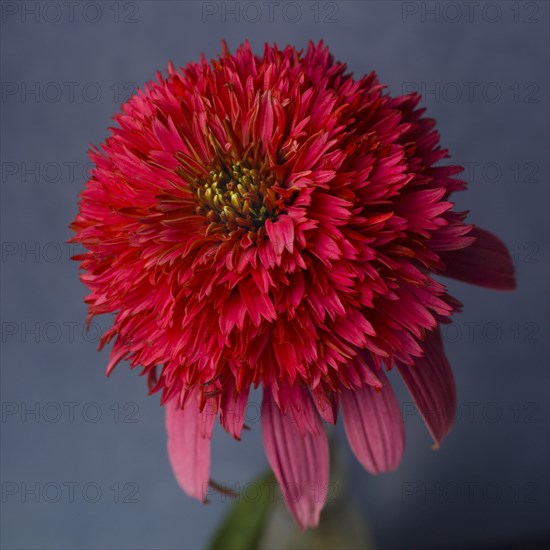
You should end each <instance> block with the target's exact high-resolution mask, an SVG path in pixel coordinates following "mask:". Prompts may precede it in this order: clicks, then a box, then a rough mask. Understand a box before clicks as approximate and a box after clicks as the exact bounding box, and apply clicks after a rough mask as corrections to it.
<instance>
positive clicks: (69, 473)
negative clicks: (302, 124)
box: [1, 1, 550, 550]
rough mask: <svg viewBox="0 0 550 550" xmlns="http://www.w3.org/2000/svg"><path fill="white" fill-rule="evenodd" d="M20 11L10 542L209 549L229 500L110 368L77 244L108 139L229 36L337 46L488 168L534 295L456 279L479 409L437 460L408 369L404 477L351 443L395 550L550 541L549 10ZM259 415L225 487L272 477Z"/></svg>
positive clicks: (451, 346) (469, 204)
mask: <svg viewBox="0 0 550 550" xmlns="http://www.w3.org/2000/svg"><path fill="white" fill-rule="evenodd" d="M36 5H38V11H36ZM296 5H298V7H299V8H300V12H298V10H297V9H296ZM1 6H2V22H1V49H2V51H1V62H2V75H1V76H2V98H1V99H2V103H1V108H2V113H1V114H2V133H1V140H2V143H1V154H2V179H1V189H2V264H1V268H2V289H1V290H2V296H1V297H2V379H1V381H2V423H1V429H2V440H1V444H2V455H1V466H2V468H1V478H2V502H1V506H2V524H1V531H2V539H1V543H2V548H6V549H16V548H18V549H22V548H24V549H44V548H57V549H69V548H70V549H77V550H84V549H91V548H105V549H107V548H109V549H115V548H116V549H119V548H120V549H130V548H132V549H137V548H139V549H146V548H159V549H175V548H185V549H187V548H200V547H203V546H204V545H205V543H206V541H207V539H208V537H209V536H210V534H211V533H212V531H213V529H214V527H215V526H216V525H217V524H218V522H219V520H220V519H221V518H222V516H223V515H224V514H225V512H226V511H227V509H228V504H227V503H225V504H224V503H222V502H220V499H219V498H216V497H214V498H213V502H212V503H211V504H210V505H209V506H201V505H200V504H198V503H196V502H194V501H192V500H190V499H188V498H187V497H186V496H185V495H184V494H183V493H182V492H181V491H180V489H179V488H178V486H177V484H176V483H175V481H174V479H173V477H172V473H171V471H170V467H169V464H168V461H167V456H166V451H165V442H166V436H165V431H164V421H163V411H162V409H161V408H160V407H159V406H158V397H147V396H146V389H145V380H143V379H141V378H140V377H139V376H138V373H137V372H130V370H129V369H128V367H127V365H125V364H124V365H121V366H119V367H118V368H117V370H116V372H115V373H114V374H113V375H112V377H111V379H110V380H107V379H106V378H105V377H104V368H105V365H106V362H107V357H108V352H107V351H104V352H102V353H97V351H96V341H97V334H98V331H100V330H104V329H105V327H106V326H108V319H106V320H100V321H98V324H97V325H95V326H94V327H93V329H94V330H92V332H91V333H90V334H89V335H86V334H85V333H84V332H83V323H84V319H85V315H86V310H85V307H84V304H83V297H84V295H85V289H84V287H83V286H82V285H81V284H80V283H79V281H78V270H77V266H76V264H74V263H73V262H71V261H70V260H69V256H70V254H71V253H72V252H74V251H73V250H71V249H70V248H69V247H68V246H66V245H64V244H63V243H64V242H65V240H66V239H67V238H68V237H69V232H68V229H67V226H68V224H69V222H70V221H71V219H72V217H73V216H74V214H75V212H76V201H77V195H78V193H79V191H80V190H81V188H82V186H83V183H84V180H85V177H84V175H83V172H85V170H86V168H87V157H86V150H87V147H88V145H89V144H90V143H98V142H100V141H101V140H103V139H104V138H105V136H106V135H107V127H108V126H109V124H110V122H111V121H110V116H111V115H112V114H113V113H114V112H115V111H116V110H118V109H119V105H120V102H121V101H122V100H123V99H124V97H125V96H126V95H127V94H128V93H131V92H132V90H133V89H134V85H135V84H137V85H139V86H141V85H143V83H144V82H146V81H148V80H150V79H152V78H154V75H155V71H156V70H157V69H161V70H164V68H165V67H166V64H167V62H168V60H170V59H171V60H173V61H174V62H175V64H177V65H184V64H185V63H187V62H188V61H191V60H196V59H197V58H198V56H199V55H200V54H201V53H204V54H205V55H206V56H207V57H208V58H211V57H214V56H216V55H217V53H218V52H219V48H220V40H221V39H222V38H225V39H227V41H228V43H229V45H230V47H231V48H232V49H234V48H235V47H236V46H237V45H238V44H239V43H241V42H242V41H243V40H244V39H245V38H249V39H250V41H251V43H252V46H253V47H254V48H255V49H256V51H258V52H261V48H262V47H263V43H264V41H270V42H272V41H276V42H277V43H278V44H279V45H285V44H287V43H291V44H294V45H296V46H298V47H305V46H306V44H307V40H308V39H309V38H311V39H313V40H318V39H320V38H323V39H324V40H325V41H326V43H327V44H328V45H329V46H330V47H331V49H332V51H333V53H334V54H335V56H336V58H337V59H340V60H342V61H345V62H347V63H348V66H349V69H350V70H351V71H353V72H354V73H355V74H356V75H358V76H359V75H362V74H364V73H365V72H367V71H370V70H371V69H375V70H376V71H377V72H378V74H379V76H380V79H381V80H382V82H385V83H387V84H388V85H389V90H390V91H391V93H393V94H399V93H401V92H402V91H410V90H412V89H418V90H420V91H424V92H428V93H427V96H426V100H425V101H424V103H425V105H426V107H427V108H428V111H429V113H430V114H431V115H433V116H434V117H435V118H436V119H437V120H438V125H439V129H440V132H441V134H442V142H443V144H444V146H446V147H448V148H449V149H450V151H451V154H452V159H453V161H456V162H458V163H460V164H463V165H468V166H469V167H470V168H469V170H468V172H467V174H466V175H467V178H468V180H469V183H470V189H469V191H468V192H467V193H462V194H461V196H460V197H457V201H458V203H459V205H460V207H462V208H468V209H470V210H471V220H472V221H473V222H475V223H479V224H480V225H482V226H483V227H485V228H488V229H490V230H492V231H494V232H495V233H497V234H498V235H499V236H501V238H502V239H503V240H504V241H505V243H506V244H507V245H508V246H509V247H510V249H511V251H512V253H513V255H514V258H515V260H516V265H517V272H518V283H519V288H518V290H517V291H516V292H514V293H504V294H501V293H497V292H492V291H486V290H481V289H477V288H472V287H469V286H467V285H463V284H458V283H450V284H449V287H450V290H451V292H452V293H453V294H454V295H455V296H457V297H458V298H459V299H461V300H462V301H463V302H464V304H465V309H464V313H463V314H461V315H460V316H457V318H456V325H455V326H454V328H450V329H448V330H447V331H446V332H445V335H444V336H445V340H446V342H447V343H446V348H447V352H448V355H449V357H450V359H451V361H452V364H453V366H454V370H455V373H456V379H457V385H458V395H459V414H458V416H457V420H456V424H455V427H454V430H453V431H452V433H451V435H450V436H449V437H448V439H447V440H446V441H445V443H444V445H443V447H442V449H441V450H440V451H439V452H432V451H431V450H430V439H429V437H428V434H427V432H426V430H425V429H424V427H423V426H422V424H421V422H420V420H419V418H418V415H416V414H414V413H412V412H411V408H410V403H409V402H410V398H408V397H407V395H406V393H405V392H404V391H403V388H402V387H401V385H400V384H399V382H398V381H396V378H395V377H392V380H394V381H395V385H396V387H397V389H398V392H399V394H400V396H401V397H402V398H403V400H404V401H405V404H404V409H403V410H404V417H405V420H406V428H407V438H408V442H407V448H406V452H405V456H404V460H403V463H402V465H401V467H400V469H399V470H398V471H397V472H395V473H392V474H387V475H383V476H379V477H373V476H370V475H368V474H367V473H365V472H364V471H362V469H361V468H360V467H359V466H358V465H357V464H356V463H355V462H354V460H353V458H352V457H351V454H350V453H349V451H346V452H347V453H348V454H347V464H348V466H349V468H350V469H351V470H350V477H351V481H352V483H351V485H352V492H353V494H354V496H355V498H356V499H357V500H358V501H359V503H360V505H361V507H362V510H363V513H364V516H365V521H366V522H367V524H368V526H369V529H370V532H371V535H372V536H373V538H374V541H375V543H376V545H377V546H378V547H380V548H413V547H433V548H440V547H441V546H443V545H445V546H453V547H460V546H463V545H472V546H477V545H479V544H482V543H483V544H489V543H501V542H504V541H508V540H515V541H527V540H540V539H542V538H544V537H545V536H547V534H548V529H549V526H548V517H549V498H548V487H549V483H548V482H549V476H548V462H549V435H548V434H549V414H548V390H549V377H548V341H547V331H548V286H547V281H548V276H549V273H548V205H549V201H548V189H549V187H548V182H549V179H548V176H549V173H548V151H549V150H550V149H549V136H548V117H549V109H548V92H549V90H548V76H549V75H548V51H549V49H548V48H549V43H548V23H549V18H548V4H547V3H546V2H540V3H538V2H519V3H517V2H502V3H494V2H489V3H483V2H482V3H468V2H421V3H414V2H384V3H383V2H360V1H357V2H337V3H334V2H332V3H331V2H324V1H321V2H313V1H306V2H300V3H299V4H296V3H289V2H282V1H281V2H276V3H271V4H270V6H271V7H269V6H268V5H267V4H266V3H265V2H240V3H239V2H237V3H236V7H237V9H238V11H239V18H240V21H238V22H236V21H235V17H236V16H235V15H234V14H233V13H232V11H231V9H230V8H232V7H235V3H234V2H229V3H227V4H226V5H225V6H224V5H223V4H222V3H220V2H206V3H204V4H201V3H200V2H197V3H195V2H185V1H182V2H178V1H169V2H163V1H160V2H120V3H116V2H99V3H93V2H81V3H79V4H78V5H76V7H75V8H74V11H72V8H71V9H70V8H69V7H68V6H67V3H64V2H42V3H40V4H39V3H37V2H7V1H6V2H2V4H1ZM258 10H261V11H258ZM270 10H272V11H270ZM256 19H258V20H257V21H255V20H256ZM254 400H255V401H256V402H257V401H258V396H255V397H254ZM33 411H34V412H33ZM256 412H257V411H256V408H255V407H254V406H252V407H251V408H249V411H248V419H247V421H248V423H249V424H250V426H251V428H252V430H251V431H250V432H248V433H246V436H245V437H244V439H243V441H242V442H241V443H237V442H234V441H232V440H230V438H229V437H228V436H226V435H225V434H223V433H221V432H217V433H216V436H215V438H214V443H213V476H214V478H215V479H216V480H218V481H220V482H224V483H226V484H228V485H231V486H233V487H235V484H236V483H240V484H241V485H243V484H245V483H246V482H247V481H249V480H251V479H252V477H253V476H254V475H256V474H257V473H259V472H261V471H262V470H263V469H264V468H265V466H266V460H265V457H264V454H263V449H262V445H261V436H260V430H259V424H258V423H257V420H256ZM338 435H339V436H340V443H341V446H342V447H346V443H345V438H344V437H341V436H342V433H341V429H339V433H338ZM71 487H72V488H73V489H72V490H71ZM35 490H38V493H34V492H33V491H35ZM73 490H74V493H73V492H72V491H73ZM98 490H100V491H101V494H100V495H97V494H96V493H97V491H98ZM92 501H96V502H92Z"/></svg>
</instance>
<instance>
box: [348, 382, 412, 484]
mask: <svg viewBox="0 0 550 550" xmlns="http://www.w3.org/2000/svg"><path fill="white" fill-rule="evenodd" d="M376 374H377V376H378V378H380V380H381V381H382V382H383V383H384V386H383V387H382V388H381V389H377V388H375V387H373V386H370V385H367V384H366V385H364V386H363V387H361V388H359V389H358V390H345V391H344V392H343V393H342V397H341V399H340V402H341V404H342V412H343V415H344V427H345V430H346V435H347V438H348V441H349V444H350V447H351V449H352V451H353V453H354V454H355V456H356V457H357V460H359V462H360V463H361V464H362V465H363V466H364V467H365V468H366V469H367V470H368V471H369V472H370V473H371V474H378V473H381V472H386V471H391V470H395V469H396V468H397V466H399V463H400V462H401V457H402V456H403V449H404V446H405V430H404V426H403V421H402V419H401V411H400V408H399V403H398V402H397V399H396V397H395V394H394V392H393V389H392V387H391V385H390V383H389V381H388V379H387V378H386V376H385V375H384V373H383V371H379V372H377V373H376Z"/></svg>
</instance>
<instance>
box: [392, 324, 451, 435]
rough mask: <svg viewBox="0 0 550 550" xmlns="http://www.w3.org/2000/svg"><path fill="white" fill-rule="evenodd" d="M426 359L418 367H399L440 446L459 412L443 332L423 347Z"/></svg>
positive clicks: (435, 333)
mask: <svg viewBox="0 0 550 550" xmlns="http://www.w3.org/2000/svg"><path fill="white" fill-rule="evenodd" d="M422 348H423V350H424V356H423V357H417V358H416V359H415V364H414V365H403V364H400V363H398V364H397V368H398V369H399V372H400V374H401V377H402V378H403V381H404V382H405V384H406V386H407V388H408V389H409V392H410V393H411V395H412V397H413V399H414V402H415V403H416V406H417V407H418V410H419V411H420V414H421V415H422V418H423V419H424V422H425V423H426V426H427V427H428V430H429V431H430V434H431V435H432V437H433V439H434V441H435V442H436V444H437V445H439V444H440V443H441V441H442V440H443V438H444V437H445V436H446V435H447V434H448V433H449V430H450V429H451V426H452V423H453V419H454V415H455V409H456V388H455V382H454V378H453V372H452V370H451V366H450V365H449V361H448V360H447V357H446V356H445V351H444V349H443V343H442V342H441V335H440V333H439V329H438V330H435V331H433V332H431V333H429V334H428V335H427V337H426V340H425V341H424V343H423V344H422Z"/></svg>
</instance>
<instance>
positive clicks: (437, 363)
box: [72, 43, 515, 528]
mask: <svg viewBox="0 0 550 550" xmlns="http://www.w3.org/2000/svg"><path fill="white" fill-rule="evenodd" d="M419 99H420V98H419V96H418V95H416V94H410V95H404V96H400V97H391V96H390V95H388V94H387V93H385V92H384V86H383V85H381V84H380V83H379V82H378V80H377V77H376V75H375V74H374V73H370V74H368V75H367V76H365V77H363V78H361V79H359V80H355V79H354V78H353V77H352V76H351V75H350V74H348V73H346V66H345V65H344V64H342V63H338V62H335V61H334V58H333V57H332V55H331V54H330V53H329V51H328V49H327V48H326V47H324V46H323V44H322V43H319V44H318V45H317V46H315V45H313V44H312V43H310V44H309V46H308V48H307V51H306V52H305V54H303V53H302V52H301V51H298V50H296V49H295V48H294V47H291V46H288V47H286V48H285V49H284V50H279V49H278V48H277V46H268V45H266V47H265V50H264V54H263V57H256V56H254V54H253V53H252V51H251V49H250V46H249V44H248V43H246V44H245V45H244V46H241V47H240V48H239V49H238V50H237V52H236V53H235V54H234V55H232V54H231V53H230V52H229V51H228V49H227V47H226V45H225V44H224V45H223V53H222V55H221V56H220V57H219V58H218V59H217V60H213V61H211V62H210V63H208V62H207V60H206V59H204V58H203V59H201V61H200V62H199V63H192V64H189V65H187V66H186V67H185V68H182V69H175V68H174V67H173V66H172V65H170V66H169V69H168V75H167V77H166V78H164V77H163V76H161V75H160V74H158V80H157V81H156V82H151V83H149V84H148V85H147V86H146V87H145V90H143V91H139V92H138V93H137V94H136V95H135V96H134V97H132V98H131V99H130V100H129V101H128V102H127V103H126V104H124V105H123V107H122V113H120V114H117V115H116V116H115V121H116V123H117V126H116V127H114V128H112V129H111V134H110V136H109V137H108V138H107V140H106V141H105V143H104V144H103V145H102V148H101V149H96V148H94V149H92V151H91V159H92V160H93V162H94V163H95V168H94V170H93V172H92V175H91V177H90V179H89V181H88V182H87V185H86V189H85V190H84V191H83V193H82V196H81V202H80V212H79V214H78V215H77V216H76V219H75V221H74V222H73V224H72V228H73V230H74V231H75V232H76V236H75V237H74V238H73V241H74V242H78V243H81V244H82V245H83V246H84V247H85V249H86V252H85V253H84V254H82V255H80V256H78V257H77V259H78V260H80V261H81V267H82V269H83V271H84V273H83V274H82V276H81V278H82V281H83V282H84V283H85V284H86V285H87V286H88V287H89V288H90V290H91V294H90V295H89V296H88V297H87V299H86V303H87V304H88V306H89V318H91V317H93V316H94V315H98V314H103V313H116V318H115V320H114V325H113V327H112V328H111V329H110V330H109V331H108V332H107V333H105V334H104V336H103V338H102V340H101V346H103V345H105V344H106V343H108V342H109V341H111V340H113V339H114V344H113V346H112V351H111V356H110V360H109V364H108V368H107V372H108V373H110V372H111V371H112V370H113V368H114V367H115V365H116V364H117V363H118V362H119V361H121V360H122V359H128V360H129V361H130V362H131V366H132V367H135V366H138V365H139V366H141V367H142V369H143V371H142V373H143V374H145V375H147V377H148V382H149V387H150V391H151V393H153V392H156V391H158V390H162V400H161V402H162V404H164V405H165V406H166V415H167V416H166V426H167V430H168V450H169V456H170V461H171V464H172V467H173V469H174V472H175V476H176V478H177V480H178V482H179V484H180V485H181V487H182V488H183V489H184V490H185V491H186V492H187V493H188V494H189V495H191V496H193V497H196V498H198V499H199V500H204V498H205V495H206V488H207V486H208V482H209V479H210V439H211V434H212V428H213V425H214V421H215V419H216V418H219V420H220V423H221V425H222V426H223V427H224V428H225V430H226V431H227V432H228V433H229V434H231V435H232V436H233V437H234V438H237V439H239V437H240V434H241V430H242V429H243V423H244V416H245V408H246V404H247V400H248V395H249V390H250V388H251V387H258V386H261V387H262V388H263V403H262V413H261V429H262V433H263V439H264V446H265V450H266V454H267V458H268V460H269V462H270V465H271V467H272V469H273V471H274V473H275V475H276V477H277V479H278V481H279V483H280V485H281V488H282V491H283V494H284V496H285V498H286V500H287V505H288V508H289V510H290V512H291V513H292V515H293V517H294V519H295V521H296V522H297V524H298V525H299V526H300V527H301V528H306V527H312V526H315V525H317V523H318V521H319V514H320V511H321V509H322V507H323V504H324V502H325V497H326V490H327V486H328V476H329V450H328V444H327V437H326V434H325V429H324V425H323V421H326V422H328V423H331V424H334V423H335V422H336V419H337V413H338V410H339V409H341V410H342V413H343V421H344V427H345V431H346V434H347V438H348V441H349V443H350V446H351V449H352V450H353V452H354V454H355V456H356V457H357V459H358V460H359V461H360V462H361V464H362V465H363V466H364V467H365V468H366V469H367V470H368V471H369V472H372V473H379V472H383V471H388V470H393V469H395V468H396V467H397V466H398V464H399V462H400V460H401V457H402V454H403V447H404V428H403V422H402V418H401V414H400V408H399V405H398V403H397V400H396V397H395V395H394V393H393V391H392V388H391V386H390V384H389V382H388V379H387V378H386V375H385V370H388V371H389V370H391V369H392V368H393V367H394V366H395V367H396V368H397V370H398V371H399V373H400V375H401V376H402V378H403V380H404V382H405V384H406V386H407V387H408V389H409V390H410V393H411V394H412V397H413V399H414V401H415V402H416V405H417V406H418V409H419V411H420V413H421V414H422V416H423V417H424V420H425V422H426V424H427V427H428V429H429V431H430V433H431V435H432V437H433V439H434V440H435V443H436V444H439V443H440V442H441V440H442V439H443V438H444V437H445V435H446V434H447V432H448V431H449V429H450V426H451V422H452V418H453V414H454V408H455V386H454V382H453V376H452V372H451V369H450V366H449V363H448V362H447V359H446V358H445V353H444V351H443V347H442V343H441V337H440V331H439V324H440V323H448V322H449V320H450V317H451V315H452V314H453V313H454V312H456V311H457V310H458V309H459V308H460V303H459V302H458V301H457V300H456V299H454V298H452V297H451V296H449V295H448V294H447V292H446V287H445V286H444V285H443V284H441V283H440V282H438V281H436V280H435V279H434V278H433V275H434V274H435V275H443V276H446V277H451V278H455V279H459V280H462V281H466V282H469V283H473V284H477V285H481V286H485V287H489V288H496V289H512V288H514V286H515V281H514V269H513V265H512V262H511V260H510V256H509V254H508V252H507V250H506V247H505V246H504V245H503V244H502V242H501V241H500V240H498V239H497V238H496V237H495V236H493V235H491V234H490V233H488V232H486V231H484V230H481V229H478V228H477V227H474V226H473V225H468V224H466V223H465V217H466V213H465V212H456V211H454V210H453V206H454V205H453V203H452V202H450V196H451V194H452V193H453V192H455V191H459V190H462V189H464V188H465V186H466V184H465V183H464V182H463V181H462V180H460V179H457V175H458V174H460V172H461V171H462V168H460V167H459V166H448V165H447V166H444V165H440V161H441V160H442V159H445V158H446V157H447V156H448V155H447V151H446V150H445V149H441V148H440V147H439V145H438V142H439V135H438V133H437V131H436V130H435V129H434V125H435V123H434V120H432V119H430V118H426V117H425V116H424V109H419V108H418V102H419Z"/></svg>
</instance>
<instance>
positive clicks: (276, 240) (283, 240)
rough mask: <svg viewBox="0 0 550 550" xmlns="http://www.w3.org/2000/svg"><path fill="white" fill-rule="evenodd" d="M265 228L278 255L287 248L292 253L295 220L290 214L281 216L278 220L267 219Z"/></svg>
mask: <svg viewBox="0 0 550 550" xmlns="http://www.w3.org/2000/svg"><path fill="white" fill-rule="evenodd" d="M265 230H266V232H267V235H268V237H269V240H270V241H271V243H272V244H273V249H274V250H275V254H276V255H277V256H280V255H281V254H282V253H283V250H284V249H285V248H286V249H287V250H288V251H289V252H290V253H292V251H293V250H294V222H293V221H292V218H291V217H290V216H281V217H280V218H279V219H278V220H277V221H276V222H272V221H271V219H267V220H266V222H265Z"/></svg>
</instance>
